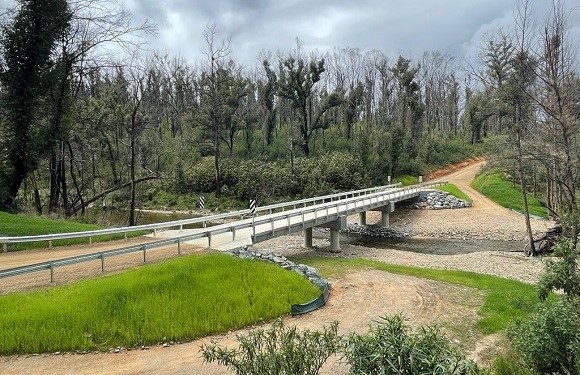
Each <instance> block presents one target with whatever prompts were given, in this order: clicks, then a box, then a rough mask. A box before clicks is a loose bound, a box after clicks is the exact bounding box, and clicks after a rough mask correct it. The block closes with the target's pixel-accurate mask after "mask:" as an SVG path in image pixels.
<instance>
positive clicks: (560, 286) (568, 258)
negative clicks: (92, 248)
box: [538, 239, 580, 300]
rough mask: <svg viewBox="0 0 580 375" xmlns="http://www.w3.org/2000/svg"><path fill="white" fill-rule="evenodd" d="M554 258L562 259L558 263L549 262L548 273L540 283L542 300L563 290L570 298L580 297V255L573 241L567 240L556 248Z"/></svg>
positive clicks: (547, 264) (539, 289) (539, 288)
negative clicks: (579, 255)
mask: <svg viewBox="0 0 580 375" xmlns="http://www.w3.org/2000/svg"><path fill="white" fill-rule="evenodd" d="M554 256H558V257H561V259H560V260H559V261H558V262H554V261H551V260H548V261H547V262H546V272H545V273H544V274H543V275H542V277H541V278H540V281H539V282H538V293H539V296H540V299H542V300H545V299H546V298H547V297H548V294H549V293H550V292H552V291H556V290H562V291H563V292H564V294H566V296H567V297H568V298H569V299H570V298H578V297H580V270H579V269H578V263H577V259H578V253H576V251H575V249H574V244H573V243H572V241H571V240H569V239H565V240H563V241H561V242H559V243H557V244H556V245H555V246H554Z"/></svg>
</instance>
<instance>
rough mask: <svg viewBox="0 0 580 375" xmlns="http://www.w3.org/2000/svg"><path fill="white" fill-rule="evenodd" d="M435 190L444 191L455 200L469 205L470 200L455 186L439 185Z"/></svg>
mask: <svg viewBox="0 0 580 375" xmlns="http://www.w3.org/2000/svg"><path fill="white" fill-rule="evenodd" d="M437 189H439V190H443V191H446V192H448V193H449V194H451V195H454V196H455V197H456V198H459V199H461V200H464V201H466V202H469V203H471V198H469V196H468V195H467V194H465V193H464V192H463V191H462V190H461V189H459V188H458V187H457V186H455V185H453V184H445V185H441V186H439V187H438V188H437Z"/></svg>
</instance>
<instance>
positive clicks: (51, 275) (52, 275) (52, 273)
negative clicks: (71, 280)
mask: <svg viewBox="0 0 580 375" xmlns="http://www.w3.org/2000/svg"><path fill="white" fill-rule="evenodd" d="M50 283H51V284H52V283H54V263H52V262H50Z"/></svg>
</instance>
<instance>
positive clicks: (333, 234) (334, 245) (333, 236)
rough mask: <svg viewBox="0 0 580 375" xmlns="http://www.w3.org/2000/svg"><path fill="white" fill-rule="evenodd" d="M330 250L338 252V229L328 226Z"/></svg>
mask: <svg viewBox="0 0 580 375" xmlns="http://www.w3.org/2000/svg"><path fill="white" fill-rule="evenodd" d="M330 252H331V253H340V229H336V228H330Z"/></svg>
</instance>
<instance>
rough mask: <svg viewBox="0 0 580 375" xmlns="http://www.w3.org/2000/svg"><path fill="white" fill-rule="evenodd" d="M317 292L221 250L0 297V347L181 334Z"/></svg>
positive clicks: (68, 347)
mask: <svg viewBox="0 0 580 375" xmlns="http://www.w3.org/2000/svg"><path fill="white" fill-rule="evenodd" d="M319 293H320V291H319V290H318V289H317V288H316V287H314V286H313V285H312V284H311V283H310V282H308V280H306V279H304V278H302V277H300V276H299V275H298V274H296V273H295V272H289V271H287V270H284V269H282V268H280V267H278V266H276V265H274V264H269V263H266V262H261V261H250V260H240V259H237V258H234V257H230V256H228V255H225V254H206V255H193V256H186V257H181V258H178V259H172V260H168V261H164V262H163V263H159V264H153V265H146V266H143V267H140V268H137V269H133V270H130V271H126V272H123V273H121V274H114V275H109V276H104V277H98V278H95V279H91V280H85V281H81V282H78V283H74V284H70V285H65V286H57V287H53V288H50V289H47V290H42V291H33V292H24V293H12V294H8V295H1V296H0V316H1V317H2V318H1V319H0V332H2V335H1V336H0V354H2V355H8V354H17V353H41V352H54V351H75V350H95V349H96V350H107V349H109V348H111V347H117V346H123V347H132V346H137V345H149V344H155V343H158V342H169V341H185V340H191V339H194V338H197V337H202V336H207V335H210V334H212V333H218V332H226V331H229V330H234V329H238V328H241V327H244V326H247V325H250V324H254V323H259V322H264V321H268V320H271V319H273V318H275V317H278V316H280V315H284V314H287V313H289V311H290V305H291V304H293V303H304V302H306V301H309V300H311V299H312V298H314V297H316V296H317V295H318V294H319Z"/></svg>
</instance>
